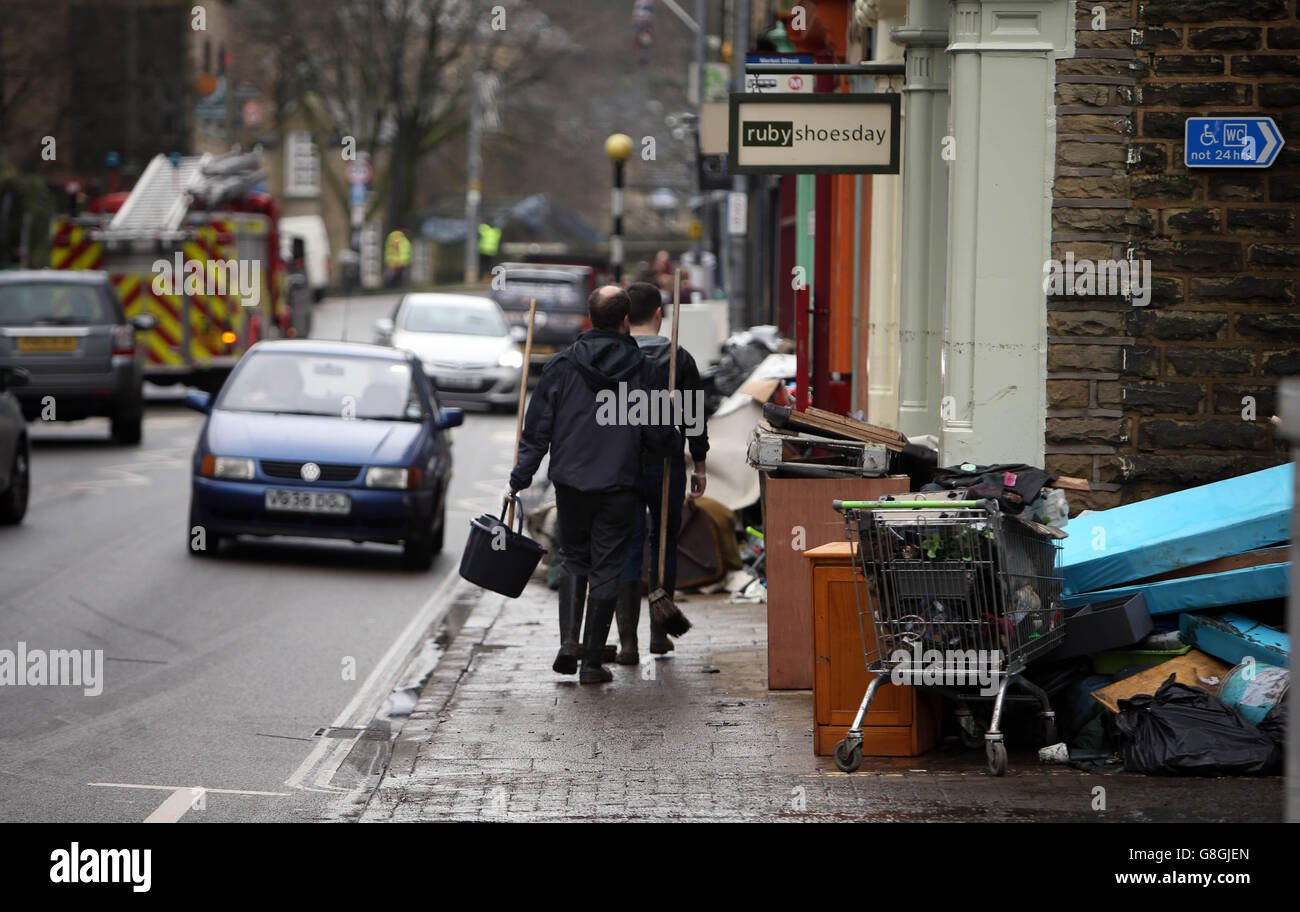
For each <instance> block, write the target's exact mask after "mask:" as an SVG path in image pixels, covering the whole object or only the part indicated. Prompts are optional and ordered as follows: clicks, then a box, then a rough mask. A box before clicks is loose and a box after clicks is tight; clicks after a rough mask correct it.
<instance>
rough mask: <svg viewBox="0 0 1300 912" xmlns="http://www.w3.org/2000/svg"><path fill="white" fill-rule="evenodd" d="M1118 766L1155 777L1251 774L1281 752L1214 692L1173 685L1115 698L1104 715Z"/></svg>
mask: <svg viewBox="0 0 1300 912" xmlns="http://www.w3.org/2000/svg"><path fill="white" fill-rule="evenodd" d="M1107 722H1108V723H1109V726H1110V728H1111V729H1112V734H1113V735H1115V736H1117V737H1118V739H1119V744H1120V756H1121V757H1122V758H1123V760H1124V767H1125V769H1127V770H1130V771H1131V772H1135V773H1149V774H1152V775H1158V776H1224V775H1229V776H1231V775H1237V776H1255V775H1263V774H1268V773H1271V772H1274V771H1275V770H1276V769H1277V768H1278V767H1280V766H1281V760H1282V756H1281V751H1280V750H1279V749H1278V746H1277V744H1276V743H1275V742H1274V741H1273V739H1272V738H1270V737H1269V736H1268V735H1267V734H1265V733H1264V732H1261V731H1260V730H1259V729H1257V728H1255V726H1253V725H1251V724H1250V723H1249V722H1247V721H1246V720H1245V719H1243V718H1242V717H1241V716H1240V715H1239V714H1238V713H1237V711H1236V710H1235V709H1233V708H1232V707H1231V706H1228V705H1227V704H1226V703H1224V702H1223V701H1222V700H1220V699H1219V698H1218V697H1216V696H1214V695H1213V694H1210V693H1207V692H1205V691H1203V690H1198V689H1196V688H1195V687H1188V686H1187V685H1186V684H1179V683H1178V682H1177V681H1175V680H1174V676H1173V675H1172V674H1171V675H1170V676H1169V678H1168V679H1167V680H1166V681H1165V683H1163V684H1161V685H1160V689H1159V690H1157V691H1156V692H1155V695H1154V696H1153V695H1151V694H1139V695H1137V696H1134V697H1130V698H1129V699H1127V700H1120V701H1119V712H1118V713H1115V714H1113V715H1110V716H1108V717H1107Z"/></svg>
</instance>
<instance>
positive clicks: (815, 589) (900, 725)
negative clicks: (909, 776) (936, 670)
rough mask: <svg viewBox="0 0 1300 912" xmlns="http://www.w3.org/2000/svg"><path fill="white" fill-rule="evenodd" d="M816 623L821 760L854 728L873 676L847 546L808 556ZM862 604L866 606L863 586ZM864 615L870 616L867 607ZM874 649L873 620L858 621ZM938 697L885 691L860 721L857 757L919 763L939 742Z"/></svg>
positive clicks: (815, 739)
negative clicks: (917, 759)
mask: <svg viewBox="0 0 1300 912" xmlns="http://www.w3.org/2000/svg"><path fill="white" fill-rule="evenodd" d="M805 559H806V560H807V561H808V564H809V576H810V577H811V581H810V584H809V585H810V592H811V595H810V599H811V602H812V621H813V713H814V716H815V722H814V737H813V751H814V753H816V754H818V755H820V756H825V755H828V754H830V753H831V752H832V751H833V750H834V749H835V743H836V742H837V741H839V740H840V739H841V738H843V737H844V733H845V732H847V731H848V730H849V726H851V725H852V724H853V717H854V716H855V715H857V711H858V706H859V705H860V704H861V703H862V695H863V694H865V693H866V692H867V684H868V683H869V682H870V681H871V679H872V678H873V677H874V675H871V674H869V673H868V672H867V667H866V662H865V660H864V657H863V643H862V635H861V632H860V630H859V626H858V601H857V600H858V597H859V595H858V594H857V589H856V587H855V586H854V584H853V564H852V555H851V551H850V545H849V543H848V542H846V541H837V542H833V543H831V544H828V545H822V546H821V547H817V548H813V549H811V550H809V551H808V552H806V554H805ZM860 597H861V598H862V599H864V600H865V599H867V592H866V589H865V587H864V588H863V589H862V590H861V593H860ZM863 608H864V610H867V611H868V612H869V611H870V608H869V605H868V604H867V603H866V602H865V601H864V603H863ZM862 620H863V622H864V625H865V627H866V631H867V643H868V645H869V646H871V647H873V648H874V643H875V637H874V636H873V634H872V627H871V618H870V615H869V614H868V616H867V617H864V618H863V619H862ZM939 708H940V706H939V696H938V694H936V693H934V692H927V691H923V690H917V689H916V688H914V687H900V686H896V685H893V684H883V685H881V687H880V689H879V690H877V691H876V695H875V698H874V699H873V700H872V701H871V711H870V712H868V713H867V717H866V719H865V720H863V726H862V753H863V754H864V755H866V756H869V757H870V756H876V757H916V756H919V755H920V754H924V753H926V752H927V751H929V750H930V749H931V748H933V747H934V745H935V743H936V742H937V741H938V737H939Z"/></svg>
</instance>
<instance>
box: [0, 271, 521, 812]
mask: <svg viewBox="0 0 1300 912" xmlns="http://www.w3.org/2000/svg"><path fill="white" fill-rule="evenodd" d="M393 303H394V298H393V297H392V296H374V297H358V298H353V299H350V300H349V299H327V300H326V301H325V302H323V303H322V304H320V305H317V308H316V313H315V327H314V332H313V335H315V336H317V337H320V338H340V337H342V335H343V333H342V329H343V325H344V317H345V315H346V325H347V330H348V332H347V335H348V337H349V338H350V339H352V340H354V341H370V339H371V325H372V324H373V321H374V320H375V319H376V318H378V317H380V316H385V315H387V314H388V313H390V312H391V310H392V305H393ZM201 423H202V416H201V415H199V414H197V413H195V412H192V411H189V410H188V409H186V408H185V407H184V406H183V404H181V403H180V402H179V392H178V391H177V390H176V389H175V388H170V389H164V390H162V391H161V392H158V393H157V394H156V395H154V396H152V397H151V401H150V403H149V406H148V411H147V414H146V418H145V427H144V440H143V442H142V443H141V445H140V446H139V447H118V446H114V445H113V444H111V443H109V442H108V439H107V435H108V427H107V422H106V421H101V420H92V421H85V422H78V423H70V424H66V425H45V426H36V425H34V426H33V427H32V438H33V442H34V444H33V452H32V475H33V488H32V497H31V505H30V508H29V511H28V514H27V519H26V521H25V522H24V523H23V524H22V525H21V526H18V527H16V528H3V529H0V649H7V650H11V651H15V652H16V651H17V649H18V644H19V643H20V642H22V643H25V644H26V647H27V648H28V649H49V650H53V649H90V650H103V655H104V665H103V692H102V693H101V694H99V695H97V696H88V695H86V694H85V693H84V688H77V687H66V686H65V687H53V686H30V685H29V686H4V687H0V820H3V821H31V820H43V821H143V820H146V819H154V820H158V821H171V820H181V821H184V822H190V821H270V820H313V819H328V818H330V817H331V816H332V815H333V811H332V808H333V807H334V806H335V805H337V804H339V803H340V801H341V800H342V799H341V797H340V796H346V793H347V790H349V789H352V788H354V787H358V786H361V785H364V783H365V773H367V772H372V771H373V770H370V769H367V768H366V764H367V763H370V764H371V765H372V766H373V758H374V757H376V756H381V754H382V750H381V747H382V743H383V742H382V740H380V741H378V742H376V741H374V740H367V739H365V738H359V736H358V732H359V731H360V730H362V729H365V728H366V727H367V726H368V725H371V724H372V722H373V720H374V719H375V717H376V714H377V713H379V712H380V711H381V710H382V708H383V707H384V705H385V702H386V699H387V697H388V694H389V692H390V691H391V689H392V688H393V687H394V685H395V683H396V681H397V678H398V675H399V672H401V671H402V670H403V667H404V666H407V663H408V660H410V659H411V658H412V652H413V650H415V648H416V647H417V646H418V645H419V644H420V643H421V642H422V640H423V639H424V637H425V636H426V634H427V633H428V631H429V630H430V625H431V624H433V623H434V622H435V621H436V620H437V619H438V617H439V616H440V615H441V613H442V612H444V611H445V610H446V608H447V596H448V593H449V592H450V591H451V590H452V589H453V588H454V586H455V582H456V580H457V579H458V578H459V577H458V575H457V572H456V568H457V564H458V561H459V556H460V551H461V549H462V547H463V545H464V541H465V535H466V532H467V530H468V523H469V519H470V518H471V517H472V516H474V515H477V514H478V513H481V512H483V511H484V510H489V509H494V508H495V507H496V506H498V505H499V497H500V492H501V491H502V490H503V488H504V480H505V477H506V474H507V472H508V470H509V463H510V459H511V455H512V447H513V440H514V419H513V417H512V416H509V415H495V416H493V415H489V414H486V413H468V414H467V415H466V420H465V424H464V426H463V427H460V428H456V429H455V430H453V431H452V434H453V440H454V448H455V449H454V459H455V469H454V474H453V478H452V484H451V499H450V501H449V503H448V512H447V520H448V531H447V541H446V549H445V551H444V553H443V554H442V555H441V556H440V557H439V558H438V560H437V562H436V564H435V565H434V568H433V570H432V571H431V572H426V573H411V572H408V571H404V570H402V569H401V566H400V552H399V550H398V549H397V548H394V547H385V546H382V545H364V546H361V545H353V544H351V543H341V544H334V543H307V542H287V541H274V542H262V541H258V540H253V539H244V540H241V541H240V542H239V543H237V545H236V546H234V547H233V548H228V549H227V550H226V551H225V552H224V553H223V555H222V556H220V557H219V558H217V559H216V560H211V561H209V560H196V559H194V558H192V557H190V556H189V555H188V554H187V553H186V541H187V540H186V525H187V523H186V520H187V507H188V498H189V455H190V452H191V450H192V449H193V446H194V441H195V437H196V435H197V433H198V430H199V427H200V425H201ZM407 667H409V666H407ZM380 729H381V730H382V726H380ZM358 758H360V762H358ZM196 788H199V789H203V790H204V791H202V792H195V791H192V790H193V789H196Z"/></svg>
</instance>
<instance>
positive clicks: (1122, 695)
mask: <svg viewBox="0 0 1300 912" xmlns="http://www.w3.org/2000/svg"><path fill="white" fill-rule="evenodd" d="M1231 670H1232V666H1231V665H1229V664H1228V663H1227V662H1223V661H1220V660H1219V659H1216V658H1215V657H1214V656H1212V655H1206V654H1205V653H1203V652H1201V651H1200V650H1199V649H1193V650H1191V651H1190V652H1188V653H1185V654H1184V655H1180V656H1175V657H1174V658H1172V659H1170V660H1169V661H1168V662H1161V663H1160V664H1159V665H1156V666H1155V667H1153V668H1148V669H1147V670H1146V671H1139V672H1138V673H1137V674H1135V675H1132V676H1131V677H1127V678H1125V679H1124V680H1122V681H1116V682H1115V683H1114V684H1108V685H1107V686H1105V687H1103V688H1101V689H1100V690H1094V691H1093V692H1092V698H1093V699H1094V700H1096V701H1097V702H1098V703H1100V704H1101V705H1102V706H1104V707H1106V708H1107V709H1109V710H1110V711H1111V712H1113V713H1117V712H1119V701H1120V700H1127V699H1128V698H1129V697H1135V696H1137V695H1138V694H1154V693H1155V692H1156V691H1157V690H1159V689H1160V685H1161V684H1163V683H1165V681H1167V680H1169V676H1170V675H1171V674H1172V675H1174V680H1176V681H1177V682H1178V683H1179V684H1186V685H1187V686H1188V687H1196V688H1198V689H1200V690H1204V691H1206V692H1207V693H1212V694H1214V695H1215V696H1218V694H1219V687H1220V685H1222V684H1223V679H1224V678H1225V677H1227V675H1228V672H1229V671H1231Z"/></svg>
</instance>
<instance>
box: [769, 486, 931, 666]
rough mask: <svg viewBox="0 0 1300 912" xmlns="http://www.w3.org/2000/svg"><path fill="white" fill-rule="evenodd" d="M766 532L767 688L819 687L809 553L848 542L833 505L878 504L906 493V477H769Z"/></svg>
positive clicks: (841, 520)
mask: <svg viewBox="0 0 1300 912" xmlns="http://www.w3.org/2000/svg"><path fill="white" fill-rule="evenodd" d="M762 484H763V531H764V534H765V538H766V540H765V546H766V555H767V686H768V687H770V688H771V689H772V690H807V689H808V688H810V687H812V686H813V663H812V659H811V658H810V657H811V656H812V629H813V621H812V602H811V601H809V599H808V592H809V589H808V586H809V583H810V582H811V579H812V577H811V576H810V574H809V570H808V561H807V560H806V559H805V558H804V552H805V551H806V549H808V548H812V547H815V546H817V545H820V544H823V543H824V542H829V541H843V540H844V518H843V517H842V516H841V515H840V514H839V513H836V512H835V510H834V509H832V508H831V501H833V500H835V499H837V498H838V499H839V500H876V499H878V498H879V497H880V496H881V495H882V494H905V493H907V491H908V490H909V488H910V485H909V483H908V479H907V476H906V475H891V476H888V477H885V478H771V477H767V476H764V477H763V481H762Z"/></svg>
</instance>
